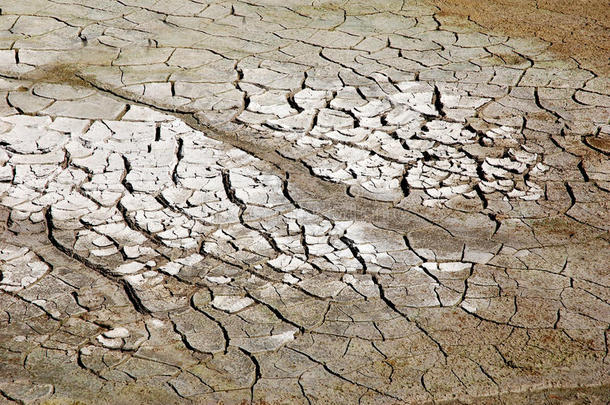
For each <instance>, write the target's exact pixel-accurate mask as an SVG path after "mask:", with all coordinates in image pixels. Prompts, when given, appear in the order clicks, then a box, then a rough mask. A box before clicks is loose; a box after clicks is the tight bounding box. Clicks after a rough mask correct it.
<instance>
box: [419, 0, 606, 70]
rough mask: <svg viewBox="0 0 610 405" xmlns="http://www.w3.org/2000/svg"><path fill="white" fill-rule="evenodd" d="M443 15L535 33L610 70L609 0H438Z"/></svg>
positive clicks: (584, 62) (589, 64) (585, 62)
mask: <svg viewBox="0 0 610 405" xmlns="http://www.w3.org/2000/svg"><path fill="white" fill-rule="evenodd" d="M431 3H432V4H434V5H435V6H437V7H439V9H440V12H439V13H438V14H437V15H438V18H439V19H441V20H443V19H445V18H451V17H456V16H458V17H462V18H466V19H468V20H470V21H472V22H474V23H476V24H478V25H480V26H481V27H483V28H484V29H485V30H486V31H487V32H495V33H498V34H504V35H510V36H520V37H535V38H539V39H542V40H543V41H546V42H549V43H550V44H551V46H550V48H549V49H550V50H552V51H553V52H555V53H557V54H559V55H562V56H563V57H565V58H573V59H575V60H576V61H577V62H578V63H579V64H580V65H581V66H582V67H584V68H587V69H591V70H594V71H595V72H597V73H599V74H606V75H607V74H609V73H610V4H608V2H607V1H604V0H491V1H476V0H432V1H431Z"/></svg>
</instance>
